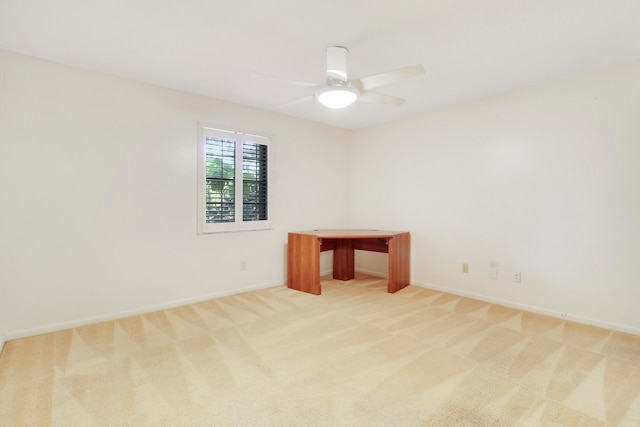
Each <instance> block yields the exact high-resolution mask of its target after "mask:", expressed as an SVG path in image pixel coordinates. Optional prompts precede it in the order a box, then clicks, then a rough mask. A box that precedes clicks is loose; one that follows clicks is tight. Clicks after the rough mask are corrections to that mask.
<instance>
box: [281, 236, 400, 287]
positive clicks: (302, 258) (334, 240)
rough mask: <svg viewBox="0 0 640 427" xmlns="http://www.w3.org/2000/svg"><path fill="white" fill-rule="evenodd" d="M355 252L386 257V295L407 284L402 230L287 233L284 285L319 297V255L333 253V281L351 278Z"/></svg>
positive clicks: (353, 273) (352, 276)
mask: <svg viewBox="0 0 640 427" xmlns="http://www.w3.org/2000/svg"><path fill="white" fill-rule="evenodd" d="M356 249H359V250H364V251H373V252H384V253H388V254H389V284H388V287H387V289H388V291H389V292H390V293H393V292H397V291H399V290H400V289H402V288H404V287H406V286H407V285H409V279H410V277H409V275H410V269H409V268H410V255H411V237H410V235H409V233H408V232H404V231H381V230H313V231H301V232H297V233H289V246H288V250H287V261H288V264H287V276H288V277H287V286H288V287H289V288H291V289H296V290H299V291H303V292H308V293H311V294H315V295H320V292H321V290H320V252H324V251H330V250H333V278H334V279H338V280H351V279H353V278H354V277H355V270H354V269H355V266H354V251H355V250H356Z"/></svg>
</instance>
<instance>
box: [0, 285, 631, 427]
mask: <svg viewBox="0 0 640 427" xmlns="http://www.w3.org/2000/svg"><path fill="white" fill-rule="evenodd" d="M322 291H323V293H322V295H321V296H313V295H309V294H305V293H301V292H297V291H293V290H289V289H287V288H286V286H279V287H275V288H270V289H265V290H259V291H254V292H249V293H245V294H241V295H236V296H229V297H225V298H220V299H216V300H212V301H208V302H203V303H199V304H193V305H189V306H184V307H180V308H174V309H170V310H164V311H160V312H156V313H151V314H146V315H142V316H136V317H131V318H127V319H122V320H118V321H114V322H106V323H101V324H97V325H93V326H86V327H81V328H75V329H72V330H67V331H62V332H56V333H51V334H46V335H41V336H36V337H31V338H26V339H20V340H14V341H10V342H8V343H6V345H5V349H4V351H3V353H2V356H1V357H0V425H2V426H47V425H53V426H65V427H67V426H94V425H98V426H447V427H450V426H538V425H540V426H580V427H584V426H640V337H635V336H629V335H625V334H621V333H614V332H610V331H606V330H603V329H598V328H594V327H590V326H585V325H580V324H575V323H571V322H567V321H563V320H560V319H555V318H549V317H544V316H540V315H535V314H530V313H525V312H521V311H517V310H513V309H509V308H504V307H501V306H497V305H492V304H488V303H484V302H479V301H474V300H471V299H466V298H461V297H457V296H453V295H449V294H444V293H440V292H436V291H432V290H428V289H424V288H420V287H416V286H409V287H407V288H405V289H403V290H402V291H400V292H398V293H396V294H387V293H386V282H385V281H384V280H380V279H377V278H371V277H368V276H363V275H358V277H357V278H356V279H355V280H352V281H349V282H346V283H345V282H337V281H333V280H330V279H327V278H324V279H323V284H322Z"/></svg>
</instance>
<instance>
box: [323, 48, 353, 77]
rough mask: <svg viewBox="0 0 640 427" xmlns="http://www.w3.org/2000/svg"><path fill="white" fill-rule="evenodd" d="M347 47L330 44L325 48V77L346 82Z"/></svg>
mask: <svg viewBox="0 0 640 427" xmlns="http://www.w3.org/2000/svg"><path fill="white" fill-rule="evenodd" d="M347 52H349V51H348V50H347V48H345V47H342V46H330V47H328V48H327V79H334V80H340V81H342V82H345V83H346V82H347V81H348V78H347Z"/></svg>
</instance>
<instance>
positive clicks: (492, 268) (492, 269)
mask: <svg viewBox="0 0 640 427" xmlns="http://www.w3.org/2000/svg"><path fill="white" fill-rule="evenodd" d="M489 279H493V280H498V261H491V262H489Z"/></svg>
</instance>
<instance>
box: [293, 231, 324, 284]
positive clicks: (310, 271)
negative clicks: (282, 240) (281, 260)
mask: <svg viewBox="0 0 640 427" xmlns="http://www.w3.org/2000/svg"><path fill="white" fill-rule="evenodd" d="M287 286H288V287H289V288H291V289H296V290H298V291H302V292H308V293H310V294H314V295H320V292H321V290H320V241H319V240H318V237H317V236H313V235H308V234H296V233H289V238H288V247H287Z"/></svg>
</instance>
